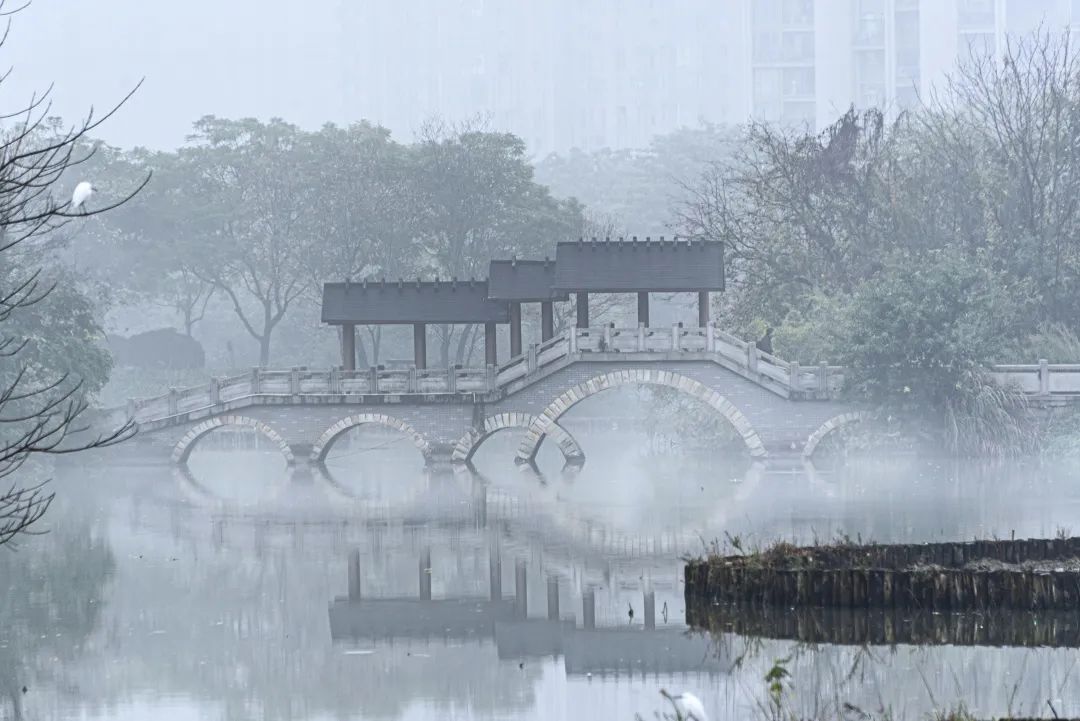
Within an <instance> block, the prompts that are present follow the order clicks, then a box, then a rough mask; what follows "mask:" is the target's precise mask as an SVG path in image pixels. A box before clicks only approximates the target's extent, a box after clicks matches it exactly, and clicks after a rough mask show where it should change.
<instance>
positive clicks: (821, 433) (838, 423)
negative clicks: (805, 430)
mask: <svg viewBox="0 0 1080 721" xmlns="http://www.w3.org/2000/svg"><path fill="white" fill-rule="evenodd" d="M869 417H870V416H869V414H868V413H866V412H864V411H852V412H850V413H841V414H840V415H838V416H834V417H832V418H830V419H829V420H827V421H825V422H824V423H822V424H821V426H820V427H819V428H818V429H817V430H816V431H814V432H813V433H811V434H810V437H809V438H807V439H806V444H805V445H804V446H803V458H811V457H812V456H813V455H814V453H815V452H816V451H817V449H818V446H820V445H821V442H822V441H824V440H825V438H826V437H828V435H829V434H830V433H832V432H833V431H835V430H837V429H839V428H843V427H844V426H850V425H852V424H855V423H862V422H863V421H865V420H866V419H867V418H869Z"/></svg>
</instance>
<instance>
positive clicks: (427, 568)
mask: <svg viewBox="0 0 1080 721" xmlns="http://www.w3.org/2000/svg"><path fill="white" fill-rule="evenodd" d="M420 600H421V601H430V600H431V549H430V548H425V549H424V550H423V551H421V552H420Z"/></svg>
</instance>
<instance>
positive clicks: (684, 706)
mask: <svg viewBox="0 0 1080 721" xmlns="http://www.w3.org/2000/svg"><path fill="white" fill-rule="evenodd" d="M671 700H672V701H674V702H675V708H676V709H677V710H678V712H679V715H680V716H682V717H683V718H684V719H686V721H709V717H708V716H706V715H705V704H703V703H701V699H699V698H698V697H697V696H695V695H694V694H692V693H687V692H686V691H683V692H682V693H681V694H679V695H678V696H672V697H671Z"/></svg>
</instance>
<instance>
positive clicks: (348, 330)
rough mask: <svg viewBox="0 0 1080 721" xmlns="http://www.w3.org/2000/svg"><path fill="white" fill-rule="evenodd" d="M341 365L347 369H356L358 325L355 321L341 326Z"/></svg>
mask: <svg viewBox="0 0 1080 721" xmlns="http://www.w3.org/2000/svg"><path fill="white" fill-rule="evenodd" d="M341 367H342V368H344V369H345V370H347V371H354V370H356V325H355V324H353V323H346V324H344V325H343V326H341Z"/></svg>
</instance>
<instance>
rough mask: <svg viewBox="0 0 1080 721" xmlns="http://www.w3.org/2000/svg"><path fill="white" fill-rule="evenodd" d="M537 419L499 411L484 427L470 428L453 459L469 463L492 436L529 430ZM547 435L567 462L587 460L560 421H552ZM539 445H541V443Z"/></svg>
mask: <svg viewBox="0 0 1080 721" xmlns="http://www.w3.org/2000/svg"><path fill="white" fill-rule="evenodd" d="M535 420H536V418H535V416H533V415H531V414H529V413H520V412H516V411H514V412H509V413H498V414H496V415H493V416H490V417H488V418H485V419H484V425H483V428H470V429H469V432H468V433H466V434H465V435H464V436H462V437H461V439H460V440H458V442H457V443H455V444H454V452H453V455H452V456H451V460H453V461H454V462H455V463H469V462H470V461H471V460H472V457H473V455H474V454H475V453H476V451H477V450H479V449H480V446H481V445H482V444H483V442H484V441H486V440H487V439H488V438H490V437H491V436H493V435H495V434H496V433H498V432H499V431H501V430H505V429H507V428H524V429H526V430H527V429H528V428H529V427H530V426H532V424H533V422H534V421H535ZM546 437H549V438H551V440H553V441H555V442H556V443H557V444H558V445H559V450H560V451H562V454H563V459H565V460H566V463H567V464H570V465H580V464H581V463H582V462H583V461H584V460H585V453H584V452H583V451H582V450H581V446H580V445H579V444H578V442H577V441H576V440H575V439H574V437H573V436H572V435H570V433H569V431H567V430H566V429H565V428H563V427H562V426H560V425H559V424H558V423H551V425H550V426H549V427H548V430H547V433H546ZM542 440H543V439H541V442H542ZM537 447H539V443H538V444H537Z"/></svg>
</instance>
